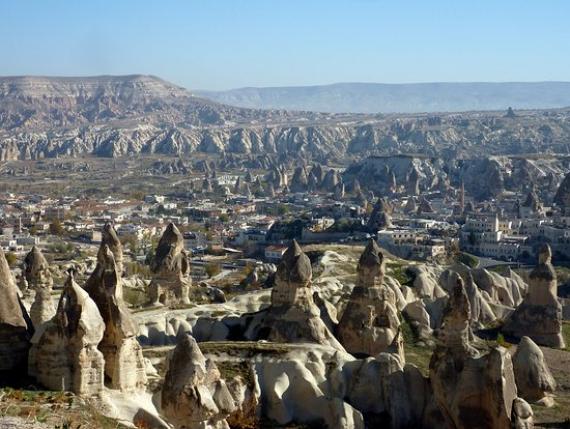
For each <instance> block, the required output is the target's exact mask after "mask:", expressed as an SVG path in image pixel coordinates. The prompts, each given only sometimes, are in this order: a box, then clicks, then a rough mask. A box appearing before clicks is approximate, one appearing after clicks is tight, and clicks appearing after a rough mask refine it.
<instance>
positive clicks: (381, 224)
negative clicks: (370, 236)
mask: <svg viewBox="0 0 570 429" xmlns="http://www.w3.org/2000/svg"><path fill="white" fill-rule="evenodd" d="M390 213H391V207H390V205H389V204H388V203H387V202H386V201H385V200H383V199H381V198H378V201H377V202H376V204H375V205H374V208H373V209H372V213H371V214H370V218H369V219H368V229H369V230H370V231H373V232H377V231H378V230H381V229H386V228H391V227H392V216H391V215H390Z"/></svg>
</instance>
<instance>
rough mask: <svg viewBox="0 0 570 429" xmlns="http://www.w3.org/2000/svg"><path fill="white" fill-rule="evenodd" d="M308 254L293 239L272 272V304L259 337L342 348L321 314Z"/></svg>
mask: <svg viewBox="0 0 570 429" xmlns="http://www.w3.org/2000/svg"><path fill="white" fill-rule="evenodd" d="M312 274H313V270H312V268H311V261H310V260H309V257H308V256H307V255H305V253H303V250H302V249H301V247H300V246H299V245H298V244H297V242H296V241H295V240H293V242H292V244H291V245H290V246H289V248H288V249H287V251H286V252H285V253H284V254H283V258H282V259H281V262H280V263H279V265H278V266H277V272H276V273H275V286H274V287H273V290H272V293H271V306H270V307H269V308H268V309H267V313H266V314H265V319H264V320H263V322H262V324H261V327H260V329H259V334H258V336H259V337H260V339H267V340H269V341H274V342H283V343H297V342H301V343H303V342H309V343H319V344H324V345H329V346H331V347H334V348H337V349H339V350H344V349H343V347H342V346H341V345H340V343H339V342H338V341H337V340H336V338H335V337H334V336H333V335H332V333H331V332H330V331H329V329H328V328H327V327H326V325H325V323H324V322H323V320H322V319H321V317H320V311H319V308H318V307H317V305H316V304H315V302H314V300H313V291H312V288H311V280H312Z"/></svg>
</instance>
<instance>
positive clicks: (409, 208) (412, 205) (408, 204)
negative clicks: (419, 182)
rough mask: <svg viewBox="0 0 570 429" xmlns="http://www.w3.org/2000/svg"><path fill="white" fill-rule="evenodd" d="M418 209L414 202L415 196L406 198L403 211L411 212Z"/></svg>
mask: <svg viewBox="0 0 570 429" xmlns="http://www.w3.org/2000/svg"><path fill="white" fill-rule="evenodd" d="M417 211H418V206H417V204H416V199H415V198H413V197H412V198H408V201H407V202H406V205H405V206H404V213H406V214H413V213H416V212H417Z"/></svg>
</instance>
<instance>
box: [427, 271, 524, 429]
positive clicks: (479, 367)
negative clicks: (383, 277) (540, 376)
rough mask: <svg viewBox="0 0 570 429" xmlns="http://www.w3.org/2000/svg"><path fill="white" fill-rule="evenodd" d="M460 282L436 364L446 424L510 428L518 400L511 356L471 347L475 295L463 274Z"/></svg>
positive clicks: (436, 389)
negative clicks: (471, 294) (471, 298)
mask: <svg viewBox="0 0 570 429" xmlns="http://www.w3.org/2000/svg"><path fill="white" fill-rule="evenodd" d="M454 280H455V286H454V288H453V290H452V291H451V295H450V298H449V301H448V303H447V307H446V309H445V312H444V316H443V324H442V328H441V334H442V335H441V337H442V341H443V344H442V345H440V346H438V347H437V348H436V350H435V351H434V353H433V355H432V358H431V362H430V380H431V385H432V387H433V393H434V398H435V401H436V403H437V405H438V407H439V409H440V411H441V413H442V414H443V416H444V419H445V422H446V427H452V428H458V429H460V428H465V429H467V428H470V429H473V428H498V429H509V428H511V424H512V417H513V403H514V401H515V399H516V398H517V389H516V385H515V376H514V373H513V365H512V361H511V358H510V354H509V353H508V351H507V350H506V349H504V348H502V347H497V348H492V349H491V350H490V351H488V352H486V353H484V352H480V351H478V350H477V349H475V348H474V347H473V346H472V345H471V341H470V318H471V309H470V305H469V299H468V297H467V294H466V292H465V289H464V286H463V280H462V279H461V277H460V276H459V275H455V277H454Z"/></svg>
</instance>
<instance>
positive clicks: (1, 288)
mask: <svg viewBox="0 0 570 429" xmlns="http://www.w3.org/2000/svg"><path fill="white" fill-rule="evenodd" d="M29 329H30V327H29V326H28V314H27V313H26V310H25V308H24V306H23V305H22V304H21V302H20V298H19V296H18V287H17V286H16V283H15V281H14V278H13V277H12V273H11V272H10V267H9V265H8V262H7V261H6V257H5V256H4V251H2V249H0V371H15V370H19V369H20V368H22V367H24V368H25V366H26V361H27V357H28V349H29V347H30V342H29V341H30V332H29Z"/></svg>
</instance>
